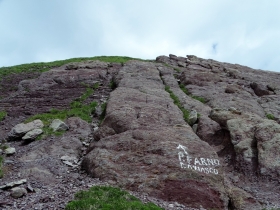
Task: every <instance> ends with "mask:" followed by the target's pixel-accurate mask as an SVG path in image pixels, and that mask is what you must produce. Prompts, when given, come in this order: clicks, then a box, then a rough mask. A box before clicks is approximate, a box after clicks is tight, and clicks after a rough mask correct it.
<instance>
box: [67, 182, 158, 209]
mask: <svg viewBox="0 0 280 210" xmlns="http://www.w3.org/2000/svg"><path fill="white" fill-rule="evenodd" d="M65 209H66V210H85V209H90V210H109V209H110V210H111V209H112V210H113V209H114V210H132V209H133V210H162V208H160V207H158V206H156V205H155V204H153V203H150V202H149V203H146V204H144V203H142V202H141V201H140V200H139V199H138V198H136V197H134V196H132V195H130V194H129V193H128V192H126V191H123V190H121V189H119V188H114V187H108V186H94V187H92V188H90V189H89V190H88V191H80V192H78V193H76V194H75V198H74V200H73V201H70V202H69V203H68V204H67V205H66V207H65Z"/></svg>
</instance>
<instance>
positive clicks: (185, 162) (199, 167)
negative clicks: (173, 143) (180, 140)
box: [177, 144, 220, 174]
mask: <svg viewBox="0 0 280 210" xmlns="http://www.w3.org/2000/svg"><path fill="white" fill-rule="evenodd" d="M177 149H178V150H180V151H179V152H178V158H179V162H180V166H181V168H184V169H191V170H195V171H200V172H203V173H206V174H209V173H211V174H218V173H219V172H218V170H217V169H215V167H217V166H219V165H220V161H219V160H218V159H210V158H193V157H191V156H190V155H189V154H188V152H187V148H186V147H185V146H182V145H181V144H179V146H178V147H177Z"/></svg>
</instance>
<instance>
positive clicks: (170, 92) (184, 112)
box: [165, 86, 190, 124]
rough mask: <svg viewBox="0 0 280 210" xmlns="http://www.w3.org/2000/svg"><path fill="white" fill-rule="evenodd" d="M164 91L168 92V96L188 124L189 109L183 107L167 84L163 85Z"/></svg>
mask: <svg viewBox="0 0 280 210" xmlns="http://www.w3.org/2000/svg"><path fill="white" fill-rule="evenodd" d="M165 91H166V92H168V93H169V95H170V97H171V98H172V99H173V102H174V104H175V105H177V106H178V108H179V109H180V110H181V111H182V112H183V117H184V120H185V121H186V123H188V124H189V117H190V111H189V110H187V109H185V108H184V106H183V105H182V104H181V102H180V100H179V98H178V97H177V96H176V95H175V94H174V93H173V92H172V91H171V90H170V87H169V86H165Z"/></svg>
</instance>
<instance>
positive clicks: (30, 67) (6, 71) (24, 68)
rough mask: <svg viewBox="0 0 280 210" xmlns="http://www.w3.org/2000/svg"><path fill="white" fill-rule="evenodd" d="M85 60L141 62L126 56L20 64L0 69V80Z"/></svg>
mask: <svg viewBox="0 0 280 210" xmlns="http://www.w3.org/2000/svg"><path fill="white" fill-rule="evenodd" d="M86 60H99V61H104V62H110V63H125V62H127V61H129V60H142V59H139V58H131V57H126V56H96V57H88V58H70V59H66V60H59V61H52V62H41V63H29V64H22V65H16V66H10V67H1V68H0V80H1V79H2V78H3V77H4V76H8V75H10V74H17V73H23V72H45V71H48V70H50V69H52V68H55V67H59V66H62V65H64V64H67V63H71V62H80V61H86Z"/></svg>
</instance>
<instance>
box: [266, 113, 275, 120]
mask: <svg viewBox="0 0 280 210" xmlns="http://www.w3.org/2000/svg"><path fill="white" fill-rule="evenodd" d="M266 117H267V119H270V120H275V117H274V115H273V114H266Z"/></svg>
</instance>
